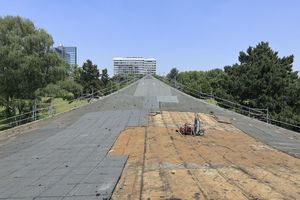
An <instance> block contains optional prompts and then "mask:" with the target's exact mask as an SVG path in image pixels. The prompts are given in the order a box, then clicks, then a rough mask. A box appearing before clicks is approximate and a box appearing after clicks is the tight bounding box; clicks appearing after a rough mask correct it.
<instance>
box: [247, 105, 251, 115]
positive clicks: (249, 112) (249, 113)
mask: <svg viewBox="0 0 300 200" xmlns="http://www.w3.org/2000/svg"><path fill="white" fill-rule="evenodd" d="M248 116H249V117H251V111H250V106H248Z"/></svg>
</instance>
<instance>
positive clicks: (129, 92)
mask: <svg viewBox="0 0 300 200" xmlns="http://www.w3.org/2000/svg"><path fill="white" fill-rule="evenodd" d="M158 109H160V110H176V111H197V112H204V113H209V112H210V111H213V112H214V113H215V115H222V116H226V117H227V118H229V119H230V120H231V121H232V123H233V124H234V126H236V127H237V128H239V129H241V130H242V131H244V132H246V133H247V134H249V135H251V136H253V137H255V138H257V139H259V140H261V141H263V142H264V143H267V144H270V145H271V146H273V147H275V148H277V149H280V150H282V151H286V152H288V153H289V154H292V155H295V156H300V143H299V140H300V139H299V134H298V133H295V132H291V131H287V130H284V129H280V128H276V127H274V126H270V125H267V124H265V123H262V122H259V121H256V120H253V119H249V118H247V117H243V116H240V115H238V114H235V113H232V112H229V111H225V110H223V109H221V108H218V107H215V106H212V105H209V104H206V103H204V102H202V101H199V100H196V99H194V98H192V97H190V96H187V95H185V94H183V93H181V92H179V91H177V90H175V89H172V88H170V87H169V86H167V85H165V84H164V83H162V82H160V81H158V80H156V79H152V78H145V79H142V80H140V81H139V83H138V84H133V85H132V86H131V87H128V88H126V89H124V90H122V91H121V92H118V93H117V94H114V95H111V96H109V97H107V98H104V99H102V100H99V101H97V102H94V103H92V104H90V105H88V106H85V107H82V108H80V109H77V110H74V111H71V112H69V113H65V114H62V115H59V116H57V117H55V118H53V119H50V120H45V121H43V122H41V123H40V126H39V127H38V128H36V129H35V130H32V131H29V132H26V133H22V134H20V135H14V136H13V137H5V138H1V137H2V136H1V135H0V141H1V142H0V199H1V198H2V199H33V198H35V199H95V198H108V197H109V196H110V194H111V192H112V190H113V188H114V187H115V184H116V182H117V180H118V178H119V176H120V174H121V171H122V168H123V166H124V164H125V162H126V160H127V157H126V156H115V157H111V156H107V152H108V151H109V149H110V147H111V146H112V145H113V143H114V141H115V139H116V138H117V137H118V135H119V133H120V131H122V130H123V129H124V128H126V127H128V126H145V125H147V113H148V112H151V111H156V110H158Z"/></svg>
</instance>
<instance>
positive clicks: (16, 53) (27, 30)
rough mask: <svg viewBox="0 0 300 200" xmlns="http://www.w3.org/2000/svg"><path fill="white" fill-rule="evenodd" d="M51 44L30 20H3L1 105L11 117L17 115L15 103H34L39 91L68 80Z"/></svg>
mask: <svg viewBox="0 0 300 200" xmlns="http://www.w3.org/2000/svg"><path fill="white" fill-rule="evenodd" d="M52 45H53V39H52V37H51V36H50V35H49V34H48V33H47V32H46V31H45V30H43V29H39V28H36V27H35V26H34V24H33V23H32V22H31V21H30V20H27V19H23V18H21V17H13V16H7V17H0V57H1V59H0V96H1V97H0V99H1V101H0V104H1V105H2V106H4V107H5V109H6V114H7V115H8V116H11V115H14V114H15V113H16V109H17V108H18V107H17V106H15V104H16V103H15V101H21V100H24V99H27V100H33V99H35V98H36V96H35V94H36V93H35V91H36V90H37V89H39V88H43V87H46V86H47V84H49V83H56V82H57V81H59V80H61V79H63V78H64V77H65V74H66V66H65V65H64V62H62V60H61V59H60V58H59V57H58V55H57V54H56V53H55V52H53V51H52V50H51V47H52ZM19 112H21V110H19Z"/></svg>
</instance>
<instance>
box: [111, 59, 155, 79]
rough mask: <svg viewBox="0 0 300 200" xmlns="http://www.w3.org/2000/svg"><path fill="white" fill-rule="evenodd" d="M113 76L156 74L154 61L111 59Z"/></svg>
mask: <svg viewBox="0 0 300 200" xmlns="http://www.w3.org/2000/svg"><path fill="white" fill-rule="evenodd" d="M113 65H114V75H126V74H142V75H146V74H153V75H154V74H156V59H154V58H144V57H116V58H113Z"/></svg>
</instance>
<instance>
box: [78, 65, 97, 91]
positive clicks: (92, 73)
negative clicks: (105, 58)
mask: <svg viewBox="0 0 300 200" xmlns="http://www.w3.org/2000/svg"><path fill="white" fill-rule="evenodd" d="M79 83H80V84H81V85H82V86H83V89H84V90H85V91H89V92H92V91H94V90H97V89H100V87H101V82H100V72H99V70H98V68H97V65H95V64H93V62H92V61H91V60H87V61H86V62H85V63H83V65H82V70H81V72H80V76H79Z"/></svg>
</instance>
